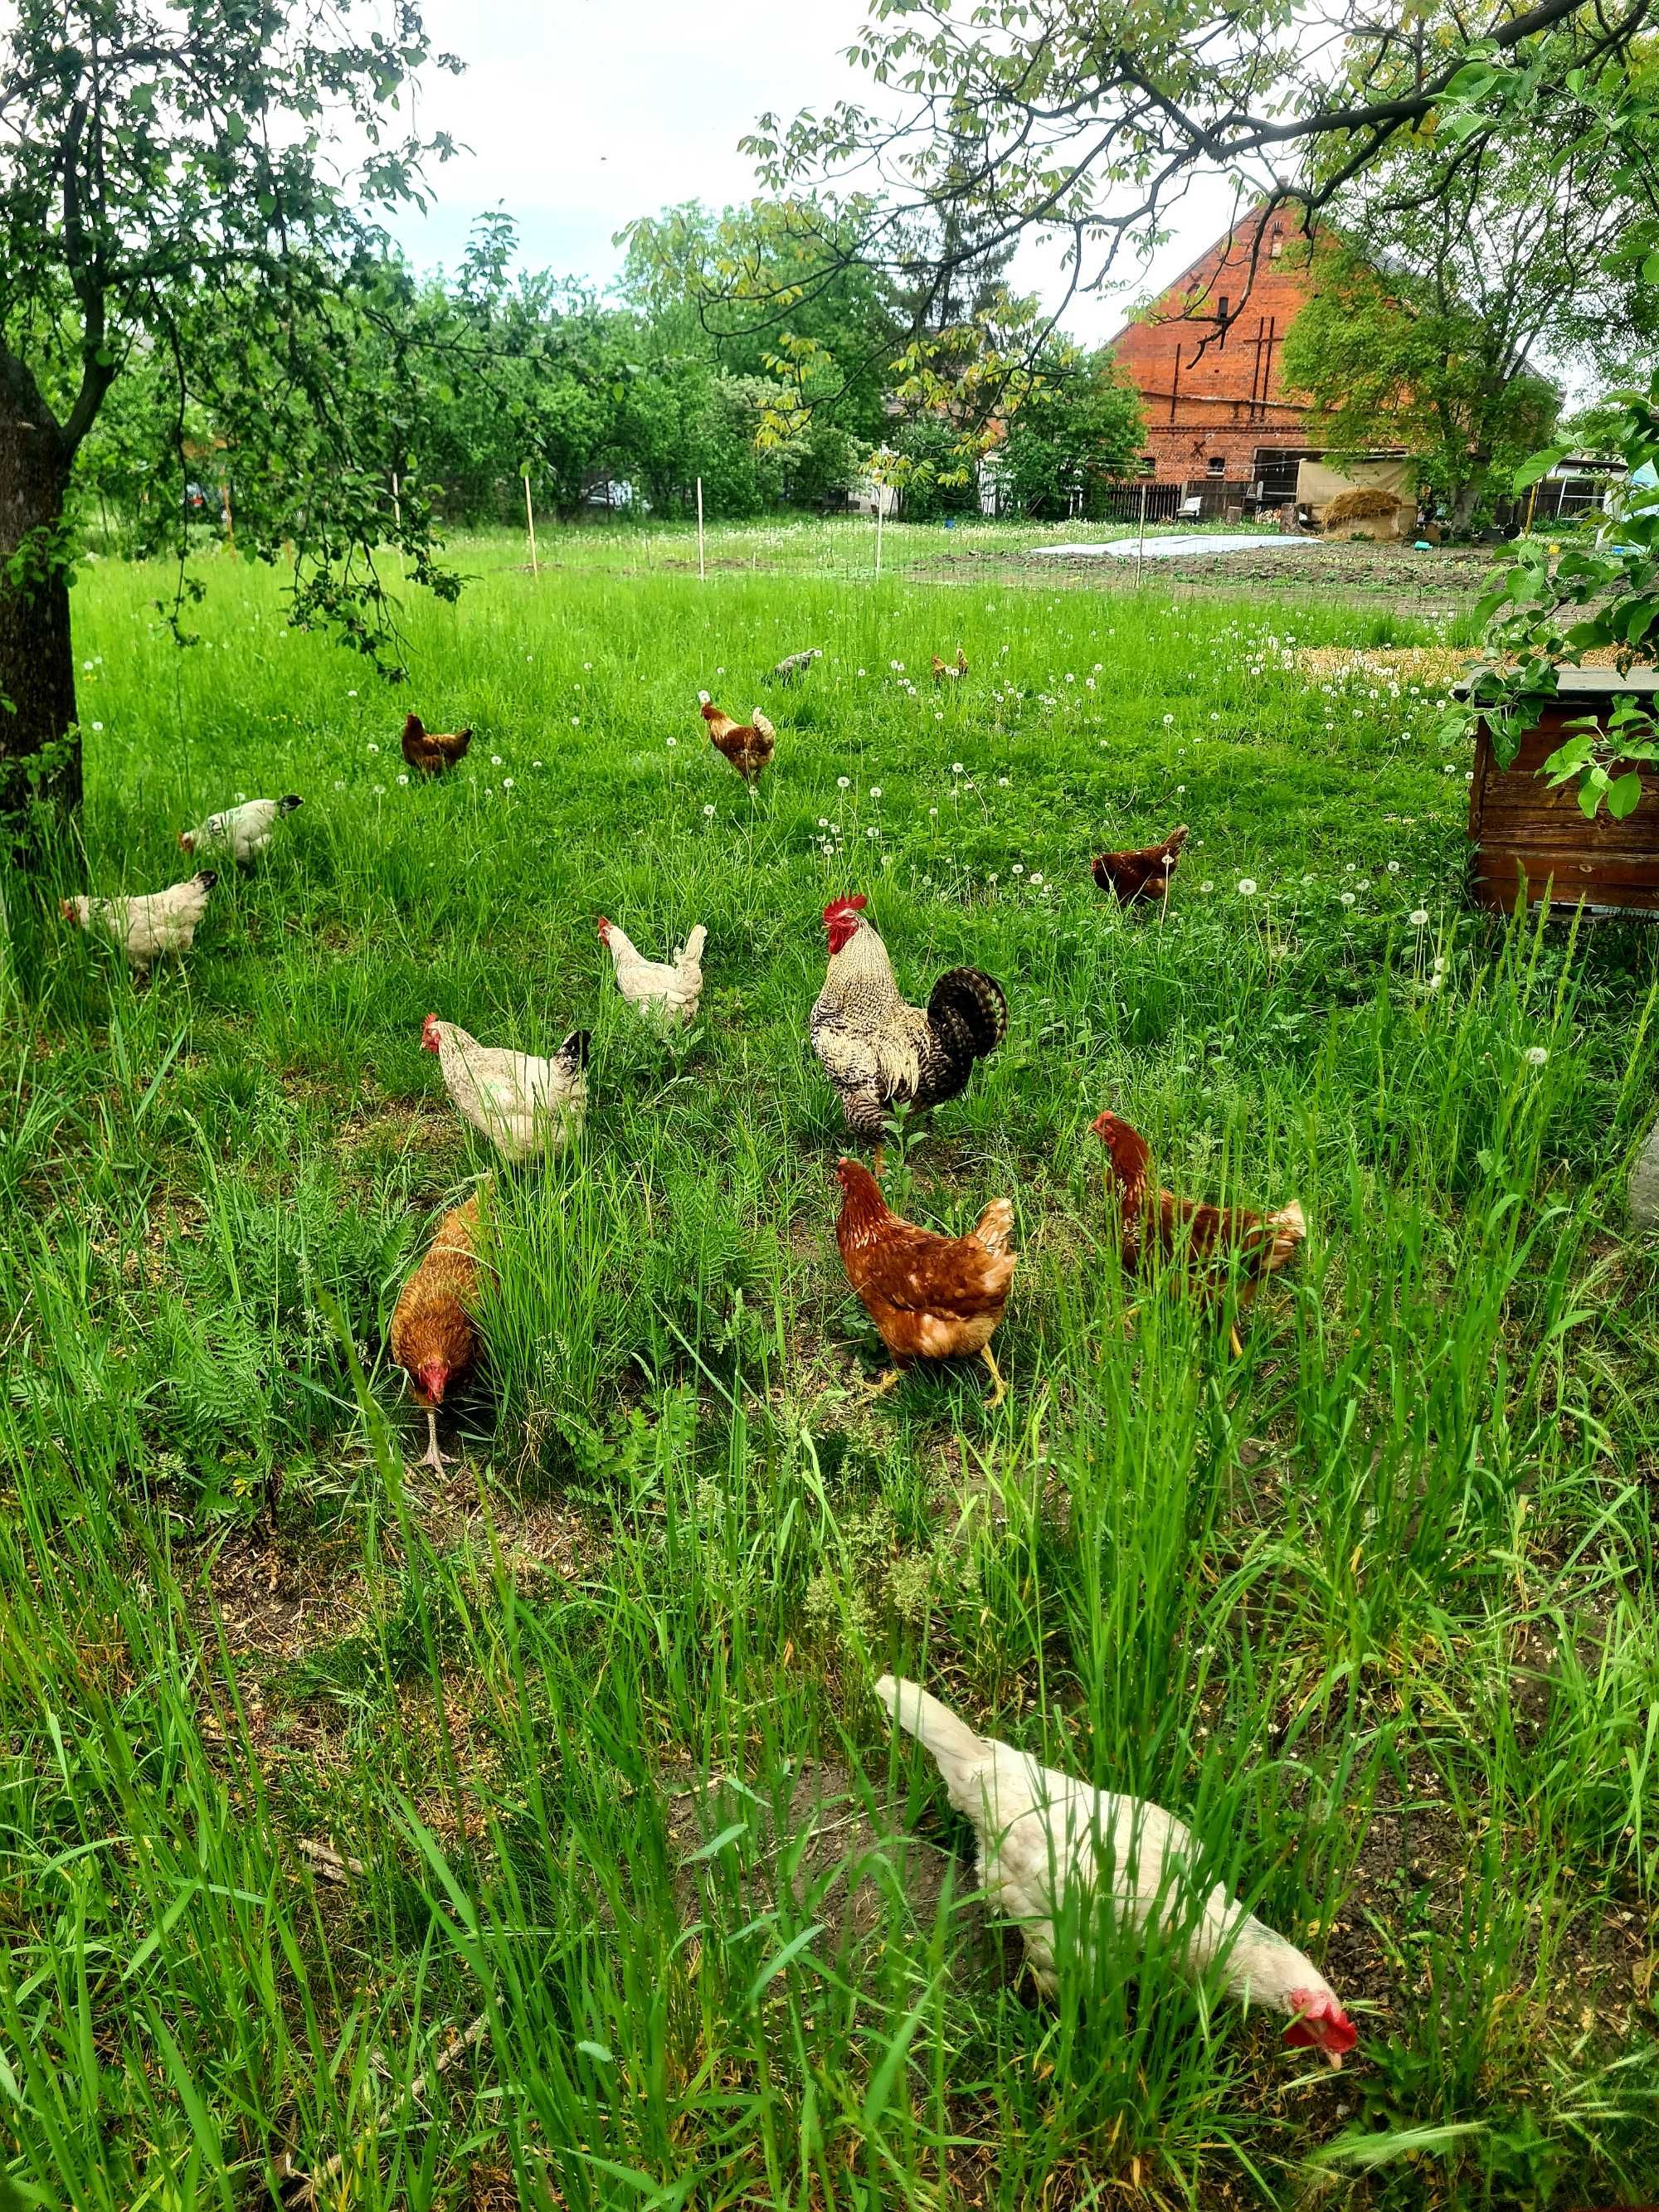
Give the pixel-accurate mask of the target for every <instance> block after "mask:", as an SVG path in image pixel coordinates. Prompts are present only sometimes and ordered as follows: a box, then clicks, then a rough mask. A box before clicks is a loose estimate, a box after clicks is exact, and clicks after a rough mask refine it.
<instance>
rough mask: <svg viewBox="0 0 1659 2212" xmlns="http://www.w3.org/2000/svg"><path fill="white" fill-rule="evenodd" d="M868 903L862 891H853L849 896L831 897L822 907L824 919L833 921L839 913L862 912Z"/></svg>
mask: <svg viewBox="0 0 1659 2212" xmlns="http://www.w3.org/2000/svg"><path fill="white" fill-rule="evenodd" d="M869 903H870V902H869V900H868V899H867V898H866V896H864V893H863V892H862V891H854V893H853V895H852V896H851V897H850V898H838V899H831V900H830V902H829V905H828V906H827V907H825V908H824V909H823V918H824V920H825V921H834V920H835V919H836V915H840V914H862V913H863V912H864V909H865V908H866V906H868V905H869Z"/></svg>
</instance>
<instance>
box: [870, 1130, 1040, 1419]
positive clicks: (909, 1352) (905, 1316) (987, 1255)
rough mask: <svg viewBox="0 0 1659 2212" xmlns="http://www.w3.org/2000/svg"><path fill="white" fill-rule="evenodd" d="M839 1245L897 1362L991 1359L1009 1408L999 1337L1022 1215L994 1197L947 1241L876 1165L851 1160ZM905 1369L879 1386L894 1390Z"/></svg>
mask: <svg viewBox="0 0 1659 2212" xmlns="http://www.w3.org/2000/svg"><path fill="white" fill-rule="evenodd" d="M836 1175H837V1176H838V1177H839V1179H840V1182H841V1188H842V1201H841V1215H840V1218H839V1219H838V1220H837V1221H836V1243H837V1244H839V1245H840V1247H841V1263H842V1267H845V1268H846V1270H847V1279H848V1282H849V1283H850V1284H851V1285H853V1288H854V1290H855V1291H857V1292H858V1294H859V1297H860V1298H861V1299H862V1300H863V1302H864V1310H865V1311H866V1313H867V1314H868V1315H869V1316H870V1318H871V1320H872V1322H874V1323H875V1324H876V1328H877V1329H878V1331H879V1333H880V1335H881V1340H882V1342H883V1343H884V1345H885V1346H887V1349H888V1350H889V1352H891V1353H892V1355H893V1358H894V1359H895V1360H902V1359H971V1358H975V1357H977V1358H981V1359H982V1360H983V1361H984V1362H985V1364H986V1365H987V1367H988V1368H989V1369H990V1370H991V1380H992V1383H994V1386H995V1388H994V1391H993V1394H992V1397H991V1403H992V1405H994V1406H1000V1404H1001V1403H1002V1401H1003V1399H1004V1397H1005V1396H1006V1392H1007V1385H1006V1383H1004V1382H1003V1379H1002V1376H1001V1374H1000V1371H999V1370H998V1367H997V1363H996V1360H995V1358H994V1356H993V1354H992V1351H991V1338H992V1336H993V1334H994V1333H995V1330H996V1326H997V1323H998V1322H1000V1320H1001V1319H1002V1310H1003V1308H1004V1306H1006V1304H1007V1303H1008V1285H1009V1284H1010V1283H1011V1282H1012V1279H1013V1273H1014V1260H1015V1255H1014V1254H1013V1253H1012V1252H1011V1251H1010V1250H1009V1249H1008V1239H1009V1237H1011V1236H1012V1233H1013V1226H1014V1209H1013V1206H1012V1203H1011V1202H1010V1201H1009V1200H1007V1199H1006V1198H999V1199H994V1200H993V1201H992V1203H991V1204H990V1205H989V1206H987V1207H986V1209H985V1211H984V1212H983V1213H982V1214H981V1216H980V1218H979V1222H978V1225H977V1226H976V1227H975V1228H973V1229H971V1230H969V1232H968V1234H967V1236H965V1237H941V1236H939V1234H938V1233H937V1231H934V1230H932V1229H921V1228H918V1227H917V1225H916V1224H915V1222H914V1221H902V1220H901V1219H900V1218H899V1217H898V1215H897V1214H896V1213H895V1212H892V1211H891V1209H890V1207H889V1206H888V1205H887V1202H886V1200H884V1198H883V1196H882V1194H881V1186H880V1184H879V1183H878V1182H877V1181H876V1179H875V1177H874V1176H872V1174H871V1172H870V1170H869V1169H868V1168H866V1167H864V1166H861V1165H860V1163H859V1162H858V1161H857V1160H847V1159H844V1160H842V1161H841V1162H840V1163H839V1164H838V1165H837V1167H836ZM898 1379H899V1370H898V1368H897V1367H896V1366H894V1367H892V1368H890V1370H888V1372H887V1373H886V1374H885V1375H884V1376H883V1377H882V1378H881V1380H880V1382H879V1383H878V1384H877V1385H876V1388H877V1389H878V1391H881V1390H890V1389H891V1388H892V1387H893V1385H894V1383H896V1382H897V1381H898Z"/></svg>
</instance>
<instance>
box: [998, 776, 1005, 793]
mask: <svg viewBox="0 0 1659 2212" xmlns="http://www.w3.org/2000/svg"><path fill="white" fill-rule="evenodd" d="M1007 788H1008V779H1007V777H1006V775H1000V776H999V777H998V778H997V789H998V790H999V791H1006V790H1007Z"/></svg>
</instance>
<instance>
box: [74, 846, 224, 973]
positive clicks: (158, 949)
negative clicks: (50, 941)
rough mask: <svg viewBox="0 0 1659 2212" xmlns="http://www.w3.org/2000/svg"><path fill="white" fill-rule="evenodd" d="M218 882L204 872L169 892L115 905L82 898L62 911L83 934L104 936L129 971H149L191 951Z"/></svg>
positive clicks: (112, 901) (81, 894)
mask: <svg viewBox="0 0 1659 2212" xmlns="http://www.w3.org/2000/svg"><path fill="white" fill-rule="evenodd" d="M218 880H219V878H218V876H217V875H216V873H215V872H214V871H213V870H212V869H211V868H200V869H198V870H197V872H196V873H195V874H194V875H193V876H190V877H187V878H186V879H185V881H184V882H183V883H182V884H169V885H168V887H167V890H164V891H149V892H147V893H144V894H143V895H141V896H137V897H134V898H112V899H100V898H88V896H86V894H85V893H84V892H78V893H77V894H76V896H75V897H74V898H66V899H64V900H61V901H60V902H59V905H60V908H61V911H62V913H63V916H64V921H72V922H74V923H75V925H76V927H77V928H79V929H99V930H101V931H102V932H103V933H104V934H105V935H106V936H107V937H112V938H113V939H114V940H115V942H116V943H117V944H118V945H119V946H120V948H121V950H122V951H123V952H125V955H126V957H127V964H128V966H129V967H132V968H139V969H144V968H148V967H149V963H150V962H151V961H152V960H155V959H157V958H158V957H160V956H161V954H162V953H163V952H188V951H189V950H190V948H191V943H192V941H193V940H194V939H195V936H196V929H197V923H198V922H199V921H201V919H202V916H203V915H204V914H205V913H206V912H207V902H208V893H209V892H210V890H212V889H213V886H214V885H215V884H216V883H217V882H218Z"/></svg>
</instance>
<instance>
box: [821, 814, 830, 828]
mask: <svg viewBox="0 0 1659 2212" xmlns="http://www.w3.org/2000/svg"><path fill="white" fill-rule="evenodd" d="M818 827H819V829H828V828H829V816H828V815H827V814H820V815H819V817H818Z"/></svg>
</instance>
